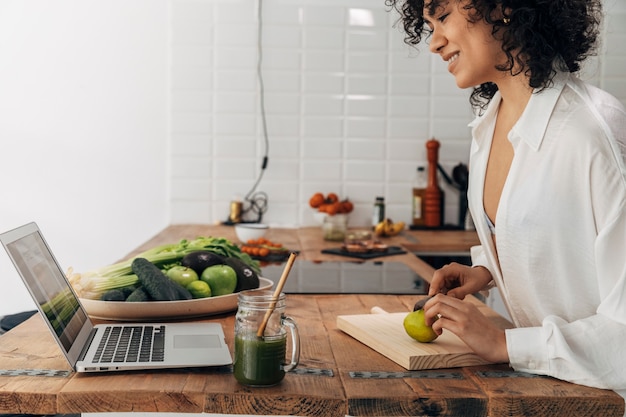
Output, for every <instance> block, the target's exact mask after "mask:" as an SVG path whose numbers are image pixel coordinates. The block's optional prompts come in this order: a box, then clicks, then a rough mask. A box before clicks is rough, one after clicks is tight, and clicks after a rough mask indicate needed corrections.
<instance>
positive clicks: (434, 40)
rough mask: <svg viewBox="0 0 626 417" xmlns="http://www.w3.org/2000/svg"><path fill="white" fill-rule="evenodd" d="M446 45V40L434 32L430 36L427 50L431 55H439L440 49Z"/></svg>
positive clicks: (437, 32)
mask: <svg viewBox="0 0 626 417" xmlns="http://www.w3.org/2000/svg"><path fill="white" fill-rule="evenodd" d="M445 44H446V38H445V36H443V35H442V34H441V33H440V32H439V31H437V30H434V31H433V32H432V34H431V35H430V43H429V44H428V49H430V52H432V53H433V54H439V53H441V49H442V48H443V47H444V46H445Z"/></svg>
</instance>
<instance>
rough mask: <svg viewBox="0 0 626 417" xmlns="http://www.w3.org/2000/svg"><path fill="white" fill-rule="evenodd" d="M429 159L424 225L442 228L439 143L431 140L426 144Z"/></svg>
mask: <svg viewBox="0 0 626 417" xmlns="http://www.w3.org/2000/svg"><path fill="white" fill-rule="evenodd" d="M426 154H427V158H428V185H427V186H426V190H425V191H424V225H425V226H427V227H439V226H441V201H442V195H441V189H440V188H439V184H438V182H437V165H438V159H439V141H438V140H436V139H430V140H428V141H427V142H426Z"/></svg>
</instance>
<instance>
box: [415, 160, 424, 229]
mask: <svg viewBox="0 0 626 417" xmlns="http://www.w3.org/2000/svg"><path fill="white" fill-rule="evenodd" d="M427 185H428V179H427V177H426V168H425V167H424V166H423V165H420V166H418V167H417V172H416V174H415V179H414V180H413V226H423V225H424V193H425V192H426V186H427Z"/></svg>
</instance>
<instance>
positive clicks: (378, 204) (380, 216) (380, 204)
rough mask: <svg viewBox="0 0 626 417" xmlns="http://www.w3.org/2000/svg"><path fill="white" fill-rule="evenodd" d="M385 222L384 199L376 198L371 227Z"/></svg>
mask: <svg viewBox="0 0 626 417" xmlns="http://www.w3.org/2000/svg"><path fill="white" fill-rule="evenodd" d="M383 220H385V197H376V201H375V202H374V214H373V215H372V227H376V225H377V224H378V223H380V222H382V221H383Z"/></svg>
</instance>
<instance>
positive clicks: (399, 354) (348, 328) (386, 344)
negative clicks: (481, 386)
mask: <svg viewBox="0 0 626 417" xmlns="http://www.w3.org/2000/svg"><path fill="white" fill-rule="evenodd" d="M406 315H407V313H384V312H383V313H378V314H356V315H343V316H337V327H338V328H339V329H340V330H342V331H343V332H345V333H347V334H349V335H350V336H352V337H353V338H355V339H356V340H358V341H360V342H361V343H363V344H365V345H367V346H369V347H370V348H372V349H374V350H375V351H377V352H378V353H380V354H382V355H384V356H386V357H388V358H389V359H391V360H392V361H394V362H396V363H397V364H398V365H400V366H402V367H403V368H405V369H407V370H410V371H414V370H421V369H439V368H456V367H460V366H474V365H484V364H488V363H489V362H487V361H485V360H484V359H482V358H480V357H479V356H477V355H476V354H474V353H472V351H471V350H470V348H469V347H467V345H466V344H465V343H464V342H463V341H462V340H461V339H459V338H458V337H457V336H455V335H454V334H453V333H451V332H448V331H444V332H443V334H442V335H441V336H439V337H438V338H437V339H435V340H434V341H433V342H430V343H420V342H418V341H417V340H414V339H412V338H411V337H410V336H409V335H407V334H406V332H405V331H404V327H403V325H402V322H403V321H404V317H405V316H406Z"/></svg>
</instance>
